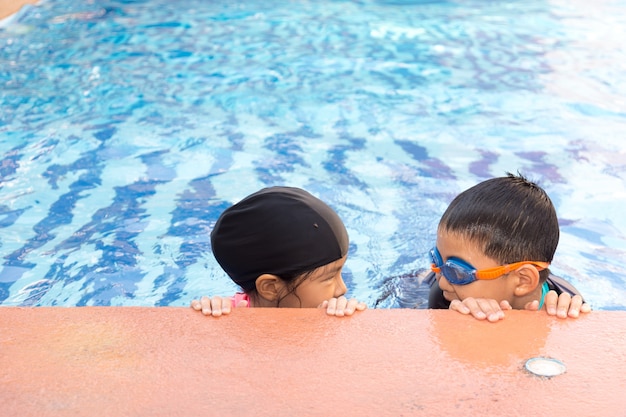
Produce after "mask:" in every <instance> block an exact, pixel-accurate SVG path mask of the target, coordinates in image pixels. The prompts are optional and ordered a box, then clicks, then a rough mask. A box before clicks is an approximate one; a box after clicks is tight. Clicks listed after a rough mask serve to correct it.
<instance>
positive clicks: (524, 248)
mask: <svg viewBox="0 0 626 417" xmlns="http://www.w3.org/2000/svg"><path fill="white" fill-rule="evenodd" d="M439 229H440V230H442V231H445V232H448V233H455V234H459V235H461V236H463V237H464V238H466V239H468V240H469V241H471V242H473V243H476V244H477V245H479V247H480V248H482V251H483V253H484V254H485V255H487V256H488V257H490V258H492V259H495V260H496V261H498V262H500V263H501V264H508V263H513V262H518V261H544V262H552V259H553V257H554V253H555V252H556V248H557V245H558V242H559V234H560V232H559V222H558V218H557V215H556V209H555V208H554V205H553V204H552V200H550V197H548V194H547V193H546V192H545V190H544V189H543V188H541V187H540V186H539V185H537V184H536V183H535V182H532V181H530V180H528V179H527V178H525V177H524V176H523V175H521V174H519V173H518V174H517V175H514V174H511V173H507V175H506V176H505V177H497V178H492V179H489V180H486V181H483V182H481V183H479V184H477V185H475V186H473V187H471V188H469V189H467V190H465V191H463V192H462V193H461V194H459V195H458V196H457V197H456V198H455V199H454V200H452V202H451V203H450V205H449V206H448V208H447V209H446V211H445V212H444V214H443V216H442V217H441V220H440V221H439ZM548 274H549V270H547V269H546V270H543V271H541V272H540V277H541V280H542V282H543V281H544V280H545V279H546V277H547V276H548Z"/></svg>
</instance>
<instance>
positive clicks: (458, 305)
mask: <svg viewBox="0 0 626 417" xmlns="http://www.w3.org/2000/svg"><path fill="white" fill-rule="evenodd" d="M465 301H467V302H468V303H471V302H472V301H474V299H473V298H471V297H470V298H467V299H466V300H465ZM449 308H450V310H453V311H458V312H459V313H461V314H469V313H471V312H472V310H471V309H470V308H469V307H468V306H466V305H465V304H464V303H463V302H462V301H461V300H452V301H450V307H449Z"/></svg>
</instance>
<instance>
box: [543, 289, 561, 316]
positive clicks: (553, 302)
mask: <svg viewBox="0 0 626 417" xmlns="http://www.w3.org/2000/svg"><path fill="white" fill-rule="evenodd" d="M558 302H559V295H558V294H557V293H556V291H554V290H550V291H548V293H547V294H546V296H545V298H544V299H543V304H544V305H545V307H546V312H547V313H548V315H549V316H556V309H557V304H558Z"/></svg>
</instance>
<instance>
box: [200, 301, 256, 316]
mask: <svg viewBox="0 0 626 417" xmlns="http://www.w3.org/2000/svg"><path fill="white" fill-rule="evenodd" d="M247 306H248V301H246V300H239V301H238V302H237V304H235V305H234V306H233V297H218V296H213V297H206V296H205V297H202V298H200V300H192V301H191V308H193V309H194V310H196V311H201V312H202V314H204V315H205V316H213V317H219V316H221V315H222V314H229V313H230V311H231V309H232V307H247Z"/></svg>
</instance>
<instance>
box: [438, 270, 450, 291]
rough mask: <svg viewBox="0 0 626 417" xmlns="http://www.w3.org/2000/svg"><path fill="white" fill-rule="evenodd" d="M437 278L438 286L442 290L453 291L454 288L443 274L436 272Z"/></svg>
mask: <svg viewBox="0 0 626 417" xmlns="http://www.w3.org/2000/svg"><path fill="white" fill-rule="evenodd" d="M437 278H438V279H439V288H441V290H442V291H446V292H453V291H454V288H452V285H451V284H450V282H449V281H448V280H447V279H446V277H444V276H443V274H437Z"/></svg>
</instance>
